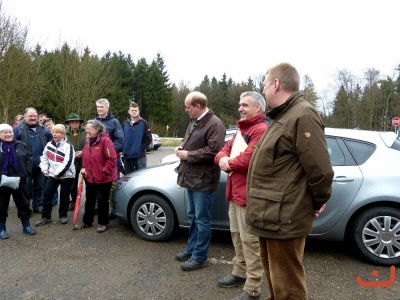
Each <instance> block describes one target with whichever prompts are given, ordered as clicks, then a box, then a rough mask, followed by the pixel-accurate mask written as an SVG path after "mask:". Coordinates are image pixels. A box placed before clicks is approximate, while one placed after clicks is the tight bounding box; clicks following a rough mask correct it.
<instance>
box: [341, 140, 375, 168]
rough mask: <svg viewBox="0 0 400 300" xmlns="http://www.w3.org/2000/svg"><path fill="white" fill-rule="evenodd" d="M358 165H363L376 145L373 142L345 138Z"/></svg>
mask: <svg viewBox="0 0 400 300" xmlns="http://www.w3.org/2000/svg"><path fill="white" fill-rule="evenodd" d="M343 142H344V143H345V144H346V146H347V148H348V149H349V150H350V152H351V155H352V156H353V157H354V159H355V161H356V162H357V164H358V165H362V164H363V163H365V162H366V161H367V159H368V158H369V157H370V156H371V155H372V153H374V151H375V148H376V146H375V145H374V144H371V143H366V142H361V141H355V140H346V139H343Z"/></svg>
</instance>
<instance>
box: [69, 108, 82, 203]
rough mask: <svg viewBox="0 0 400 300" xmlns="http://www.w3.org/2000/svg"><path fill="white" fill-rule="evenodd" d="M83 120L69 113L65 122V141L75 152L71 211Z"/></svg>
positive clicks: (80, 157) (80, 149) (80, 152)
mask: <svg viewBox="0 0 400 300" xmlns="http://www.w3.org/2000/svg"><path fill="white" fill-rule="evenodd" d="M82 123H83V120H82V119H81V118H80V117H79V115H78V114H76V113H70V114H69V116H68V119H67V120H65V124H67V125H68V127H67V135H66V136H67V140H68V142H70V143H71V144H72V145H73V146H74V150H75V170H76V175H75V180H74V183H73V184H72V187H71V202H70V204H69V208H68V210H70V211H72V210H74V207H75V200H76V196H77V189H78V180H79V174H80V172H81V168H82V153H83V146H84V144H85V139H86V130H85V128H84V127H83V126H82Z"/></svg>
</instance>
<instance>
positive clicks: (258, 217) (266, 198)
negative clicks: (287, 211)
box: [246, 188, 283, 231]
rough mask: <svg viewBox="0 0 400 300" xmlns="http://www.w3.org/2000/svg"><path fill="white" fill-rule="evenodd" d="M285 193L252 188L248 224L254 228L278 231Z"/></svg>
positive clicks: (248, 202)
mask: <svg viewBox="0 0 400 300" xmlns="http://www.w3.org/2000/svg"><path fill="white" fill-rule="evenodd" d="M282 198H283V192H278V191H271V190H264V189H257V188H250V189H249V194H248V199H247V205H248V207H247V212H248V213H247V216H246V218H247V222H248V223H249V224H250V225H251V226H254V227H258V228H261V229H267V230H273V231H278V230H279V227H280V223H281V222H280V221H281V220H280V212H281V205H282Z"/></svg>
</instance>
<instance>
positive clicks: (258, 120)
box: [236, 114, 267, 130]
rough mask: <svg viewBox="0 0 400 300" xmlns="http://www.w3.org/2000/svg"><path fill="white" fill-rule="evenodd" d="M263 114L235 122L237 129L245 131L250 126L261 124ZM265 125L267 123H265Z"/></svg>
mask: <svg viewBox="0 0 400 300" xmlns="http://www.w3.org/2000/svg"><path fill="white" fill-rule="evenodd" d="M265 119H266V118H265V114H260V115H256V116H254V117H252V118H250V119H246V120H238V121H237V122H236V125H237V127H238V128H239V129H240V130H245V129H247V128H250V127H251V126H253V125H255V124H258V123H261V122H263V121H264V120H265ZM266 123H267V122H266Z"/></svg>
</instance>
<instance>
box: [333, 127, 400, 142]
mask: <svg viewBox="0 0 400 300" xmlns="http://www.w3.org/2000/svg"><path fill="white" fill-rule="evenodd" d="M325 135H328V136H340V137H345V138H350V139H356V140H364V141H371V142H373V141H376V139H381V140H382V141H383V142H384V143H385V144H386V146H387V147H391V146H392V145H393V143H394V142H395V141H396V139H397V135H396V133H394V132H393V131H373V130H360V129H346V128H330V127H327V128H325Z"/></svg>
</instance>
